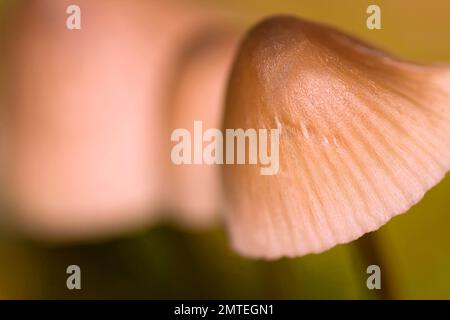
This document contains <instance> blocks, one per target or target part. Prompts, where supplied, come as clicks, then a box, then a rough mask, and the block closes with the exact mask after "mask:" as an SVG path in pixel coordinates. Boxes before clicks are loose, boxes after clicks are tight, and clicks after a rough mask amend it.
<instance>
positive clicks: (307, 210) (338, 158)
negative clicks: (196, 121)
mask: <svg viewBox="0 0 450 320" xmlns="http://www.w3.org/2000/svg"><path fill="white" fill-rule="evenodd" d="M224 127H225V128H226V129H229V128H243V129H244V130H245V129H248V128H255V129H259V128H265V129H271V128H277V127H278V128H280V129H281V135H280V145H279V171H278V173H277V174H275V175H261V174H260V167H261V165H260V164H259V165H228V166H226V167H225V168H224V172H223V176H224V180H225V192H226V197H227V199H226V200H227V203H228V208H227V215H226V217H227V224H228V227H229V230H230V237H231V240H232V245H233V247H234V248H235V249H236V250H237V251H238V252H239V253H241V254H242V255H245V256H252V257H260V258H266V259H274V258H279V257H282V256H289V257H294V256H302V255H305V254H308V253H319V252H322V251H324V250H327V249H329V248H331V247H333V246H335V245H336V244H340V243H347V242H349V241H352V240H355V239H357V238H358V237H360V236H362V235H363V234H365V233H367V232H370V231H374V230H376V229H378V228H379V227H380V226H382V225H383V224H385V223H386V222H387V221H389V219H391V218H392V217H394V216H396V215H398V214H401V213H403V212H405V211H407V210H408V209H409V208H410V207H411V206H413V205H414V204H416V203H417V202H418V201H420V199H421V198H422V197H423V196H424V193H425V192H426V191H427V190H429V189H430V188H431V187H433V186H434V185H436V184H437V183H438V182H439V181H440V180H441V179H442V178H443V177H444V175H445V173H446V172H447V171H448V170H449V168H450V71H449V68H448V67H447V66H437V65H429V66H427V65H419V64H413V63H410V62H406V61H403V60H400V59H398V58H396V57H394V56H392V55H390V54H388V53H385V52H383V51H381V50H379V49H376V48H373V47H371V46H369V45H367V44H365V43H363V42H361V41H359V40H357V39H355V38H352V37H350V36H348V35H346V34H344V33H342V32H340V31H338V30H336V29H334V28H331V27H328V26H324V25H320V24H317V23H313V22H309V21H305V20H301V19H297V18H293V17H286V16H281V17H273V18H269V19H267V20H265V21H263V22H262V23H260V24H258V25H257V26H255V27H254V28H253V29H252V30H250V32H249V33H248V34H247V36H246V38H245V39H244V41H243V42H242V44H241V46H240V49H239V52H238V55H237V57H236V60H235V63H234V67H233V71H232V74H231V78H230V81H229V87H228V92H227V101H226V111H225V121H224ZM269 144H270V143H269Z"/></svg>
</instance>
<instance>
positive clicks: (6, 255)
mask: <svg viewBox="0 0 450 320" xmlns="http://www.w3.org/2000/svg"><path fill="white" fill-rule="evenodd" d="M5 1H8V0H0V3H1V4H2V7H1V8H3V10H2V15H7V11H6V10H4V7H5V6H4V4H5ZM198 2H200V3H202V5H205V6H208V7H211V8H212V9H213V10H217V11H218V12H220V13H221V14H223V15H226V16H228V17H229V18H230V19H231V20H232V21H234V22H235V23H236V24H237V25H238V26H240V27H242V28H247V27H249V26H251V25H252V24H254V23H255V22H257V21H258V20H260V19H261V18H263V17H265V16H268V15H272V14H279V13H289V14H293V15H299V16H302V17H305V18H309V19H313V20H317V21H322V22H326V23H328V24H331V25H334V26H337V27H339V28H341V29H343V30H345V31H348V32H350V33H352V34H355V35H357V36H359V37H361V38H363V39H366V40H367V41H369V42H371V43H374V44H376V45H378V46H379V47H382V48H385V49H387V50H389V51H391V52H394V53H396V54H398V55H400V56H402V57H405V58H408V59H412V60H417V61H444V62H445V61H447V62H448V61H450V1H448V0H427V1H423V0H418V1H414V2H413V1H406V0H385V1H381V0H379V1H360V0H339V1H338V0H328V1H326V0H303V1H301V0H295V1H286V0H285V1H276V0H265V1H261V0H259V1H255V0H252V1H249V0H215V1H213V0H198ZM369 4H377V5H379V6H380V7H381V10H382V30H373V31H371V30H368V29H367V28H366V18H367V14H366V8H367V6H368V5H369ZM449 139H450V137H449ZM449 230H450V177H447V178H446V179H445V180H443V181H442V182H441V183H440V184H439V185H438V186H437V187H435V188H434V189H432V190H431V191H430V192H428V193H427V195H426V196H425V198H424V199H423V200H422V201H421V202H420V203H419V204H418V205H416V206H415V207H413V208H412V209H411V210H410V211H409V212H408V213H407V214H405V215H401V216H398V217H396V218H394V219H393V220H392V221H390V222H389V223H388V224H387V225H385V226H384V227H382V228H381V229H380V230H379V231H377V232H375V233H372V234H370V235H366V236H365V237H363V238H362V239H360V240H357V241H355V242H353V243H350V244H347V245H339V246H337V247H335V248H333V249H331V250H329V251H327V252H325V253H322V254H319V255H308V256H306V257H302V258H297V259H281V260H278V261H275V262H265V261H258V260H249V259H244V258H241V257H239V256H237V255H236V254H234V253H233V252H232V251H231V250H230V248H229V246H228V241H227V238H226V234H225V233H224V231H223V229H222V228H221V227H220V226H219V227H218V228H217V229H214V230H207V231H202V232H192V231H185V230H179V229H176V228H174V227H171V226H167V225H165V226H162V225H159V226H155V227H153V228H149V229H148V230H144V231H140V232H137V233H131V234H125V235H123V236H122V237H120V238H116V239H110V240H108V241H103V242H96V243H89V244H78V245H64V246H48V245H44V244H39V243H34V242H31V241H27V240H24V239H14V238H11V236H7V235H4V234H3V235H0V298H6V299H12V298H45V299H47V298H56V299H59V298H61V299H66V298H67V299H70V298H86V299H89V298H125V299H128V298H152V299H153V298H160V299H162V298H182V299H184V298H210V299H220V298H224V299H227V298H230V299H231V298H233V299H240V298H249V299H250V298H251V299H264V298H275V299H278V298H282V299H316V298H323V299H332V298H336V299H379V298H398V299H450V232H449ZM373 263H376V264H379V265H380V267H381V271H382V280H383V289H382V290H381V291H376V290H375V291H369V290H368V289H367V287H366V279H367V276H368V275H367V274H366V268H367V266H368V265H370V264H373ZM71 264H77V265H79V266H80V267H81V269H82V290H74V291H69V290H67V288H66V278H67V275H66V273H65V271H66V267H67V266H68V265H71Z"/></svg>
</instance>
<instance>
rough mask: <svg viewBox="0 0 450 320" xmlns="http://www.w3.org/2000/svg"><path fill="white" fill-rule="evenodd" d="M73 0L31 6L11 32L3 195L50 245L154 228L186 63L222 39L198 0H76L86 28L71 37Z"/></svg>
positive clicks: (17, 218) (19, 220)
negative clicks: (189, 53) (204, 42)
mask: <svg viewBox="0 0 450 320" xmlns="http://www.w3.org/2000/svg"><path fill="white" fill-rule="evenodd" d="M70 4H73V1H69V0H42V1H24V3H23V4H22V5H21V6H20V7H19V8H18V10H17V12H18V16H17V18H16V19H15V20H14V21H15V23H14V25H12V26H10V28H9V29H10V31H11V32H10V41H9V48H8V70H7V79H8V83H7V88H6V90H5V91H6V92H7V97H6V101H3V107H4V108H5V110H6V118H5V119H2V120H3V121H4V123H6V125H7V128H6V131H7V132H6V133H7V139H5V140H7V142H8V144H7V145H6V152H5V156H4V157H5V159H3V161H4V162H5V165H4V166H3V170H4V171H5V174H6V177H5V178H4V180H3V181H2V184H3V185H4V190H3V193H4V194H3V198H4V199H5V200H6V201H7V205H9V206H10V207H11V208H12V210H11V212H13V213H14V215H13V216H12V220H13V222H15V223H16V224H18V225H19V226H20V227H21V228H22V229H24V230H26V231H28V232H30V233H31V234H33V235H39V236H42V237H45V238H64V239H71V238H85V237H88V236H94V235H95V236H98V235H103V234H106V233H110V232H116V231H121V230H124V229H126V228H129V227H136V226H145V225H146V223H147V222H149V221H151V220H152V219H153V218H154V217H155V213H156V212H158V211H160V209H161V208H162V207H166V206H167V204H166V203H164V201H165V200H166V199H171V197H168V196H166V192H167V191H168V190H169V191H170V190H171V189H172V188H171V182H170V177H171V174H170V173H169V172H168V167H169V165H168V164H169V163H168V161H170V158H169V156H168V155H170V151H169V140H168V139H166V134H167V128H168V125H169V123H170V121H169V118H170V109H171V108H170V104H171V100H172V96H173V95H174V92H173V90H174V87H175V84H176V83H177V81H178V78H179V76H180V75H179V73H178V72H179V71H178V67H179V66H180V63H187V62H186V61H185V57H184V56H185V55H186V50H188V49H189V48H190V46H191V44H192V43H194V42H195V41H198V39H202V38H204V37H205V34H208V35H210V36H212V35H213V34H214V32H215V30H218V31H217V33H219V34H220V33H221V32H222V31H221V27H219V25H221V22H217V21H216V20H217V17H215V16H214V15H211V14H210V13H208V12H204V11H202V10H200V9H199V8H198V7H197V6H194V5H192V4H191V3H188V2H185V1H146V0H133V1H122V0H96V1H90V0H79V1H76V4H77V5H78V6H79V7H80V8H81V17H82V20H81V21H82V24H81V27H82V28H81V30H68V29H67V28H66V19H67V17H68V15H67V14H66V8H67V7H68V6H69V5H70ZM210 60H211V59H210ZM195 63H197V62H195ZM219 69H223V68H222V67H220V68H219ZM207 70H210V68H209V67H208V69H207ZM220 72H223V71H221V70H220ZM216 113H217V112H216ZM214 117H217V116H216V115H214ZM219 121H220V120H219Z"/></svg>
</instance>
